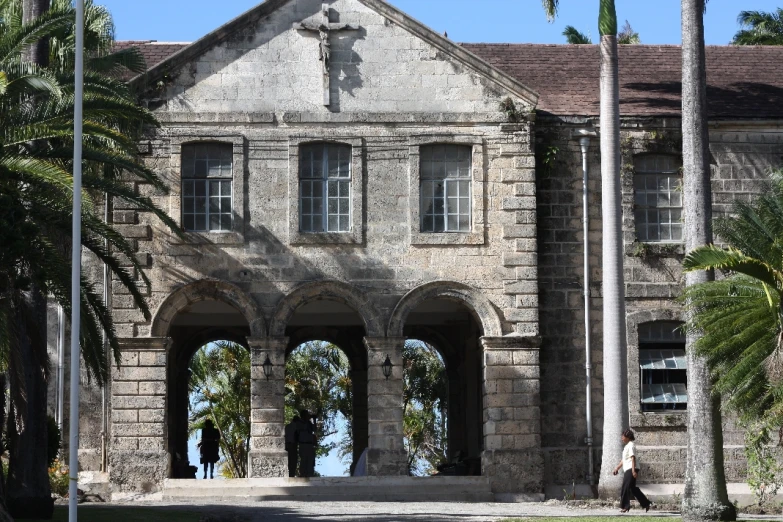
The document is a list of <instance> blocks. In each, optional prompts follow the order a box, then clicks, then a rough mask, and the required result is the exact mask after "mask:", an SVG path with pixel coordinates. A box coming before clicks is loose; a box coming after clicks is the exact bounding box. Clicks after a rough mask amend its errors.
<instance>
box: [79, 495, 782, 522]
mask: <svg viewBox="0 0 783 522" xmlns="http://www.w3.org/2000/svg"><path fill="white" fill-rule="evenodd" d="M129 504H132V505H137V506H139V507H142V506H154V507H156V508H161V507H166V508H167V509H171V510H172V511H193V512H197V513H201V514H204V515H212V516H213V517H215V522H256V521H267V520H270V521H274V522H341V521H348V522H351V521H369V522H446V521H449V522H453V521H459V522H496V521H498V520H501V519H504V518H512V517H513V518H516V517H542V516H548V517H584V516H623V517H625V518H628V517H629V515H620V514H619V513H618V510H617V509H612V508H598V509H584V508H569V507H567V506H563V505H560V504H557V503H546V502H545V503H522V504H482V503H475V504H474V503H471V504H462V503H454V502H451V503H396V502H247V501H245V502H243V501H237V500H236V499H232V500H231V502H230V503H229V502H226V503H225V504H220V503H210V504H198V503H191V504H175V503H164V502H154V503H148V502H122V503H121V505H129ZM83 506H85V507H87V508H88V509H100V505H94V506H87V505H84V504H83ZM644 514H645V513H644V511H642V510H632V511H631V515H644ZM648 515H651V516H657V517H671V516H676V515H677V513H672V512H661V511H650V512H649V513H648ZM741 518H742V519H745V520H748V519H751V518H753V519H766V520H781V518H780V516H777V517H753V516H747V515H746V516H742V517H741ZM662 522H663V521H662Z"/></svg>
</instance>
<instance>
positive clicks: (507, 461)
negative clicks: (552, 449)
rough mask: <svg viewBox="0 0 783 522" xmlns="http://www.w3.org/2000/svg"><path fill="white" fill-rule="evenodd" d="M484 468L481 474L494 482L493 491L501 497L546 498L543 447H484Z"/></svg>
mask: <svg viewBox="0 0 783 522" xmlns="http://www.w3.org/2000/svg"><path fill="white" fill-rule="evenodd" d="M481 468H482V470H481V474H482V475H484V476H486V477H489V479H490V481H491V482H492V492H493V493H494V494H495V497H496V498H498V499H503V497H509V500H510V499H511V497H520V498H521V497H525V498H529V499H531V500H543V498H544V456H543V454H542V453H541V450H539V449H526V450H489V451H484V452H483V453H482V454H481ZM534 497H535V498H534ZM514 501H520V500H518V499H515V500H514Z"/></svg>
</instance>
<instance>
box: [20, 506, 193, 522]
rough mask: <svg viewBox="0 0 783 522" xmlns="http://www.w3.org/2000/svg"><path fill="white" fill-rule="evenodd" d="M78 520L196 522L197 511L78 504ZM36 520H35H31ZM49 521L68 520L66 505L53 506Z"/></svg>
mask: <svg viewBox="0 0 783 522" xmlns="http://www.w3.org/2000/svg"><path fill="white" fill-rule="evenodd" d="M78 513H79V522H107V521H114V522H164V521H165V522H198V519H199V517H200V514H199V513H196V512H193V511H186V510H185V509H182V510H180V509H177V508H173V507H166V508H158V507H152V506H127V507H126V506H121V507H120V506H111V507H108V506H98V505H89V504H80V505H79V510H78ZM31 522H37V521H31ZM51 522H68V506H55V507H54V517H52V521H51Z"/></svg>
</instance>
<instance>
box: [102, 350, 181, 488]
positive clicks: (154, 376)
mask: <svg viewBox="0 0 783 522" xmlns="http://www.w3.org/2000/svg"><path fill="white" fill-rule="evenodd" d="M170 344H171V339H169V338H167V337H148V338H132V339H121V340H120V350H121V353H120V365H119V367H115V366H114V365H112V375H111V379H112V386H111V425H110V430H109V433H110V434H111V439H110V442H109V477H110V480H111V482H112V485H113V486H114V487H115V488H116V489H115V491H117V490H119V491H144V492H150V491H157V490H159V489H160V488H161V487H162V485H163V479H165V478H167V477H168V476H169V473H170V469H169V468H170V466H171V462H170V461H171V456H170V455H169V452H168V451H167V449H166V443H165V440H164V434H165V433H166V426H165V420H164V419H165V412H164V408H165V405H166V358H167V350H168V347H169V345H170Z"/></svg>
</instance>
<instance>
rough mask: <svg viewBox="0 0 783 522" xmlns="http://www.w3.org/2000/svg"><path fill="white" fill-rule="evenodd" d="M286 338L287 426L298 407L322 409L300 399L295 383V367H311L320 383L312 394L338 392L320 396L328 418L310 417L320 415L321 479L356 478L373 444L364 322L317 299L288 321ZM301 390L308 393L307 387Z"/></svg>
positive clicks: (349, 310)
mask: <svg viewBox="0 0 783 522" xmlns="http://www.w3.org/2000/svg"><path fill="white" fill-rule="evenodd" d="M285 335H286V337H288V339H289V342H288V350H287V355H286V423H288V422H290V420H291V419H292V418H293V416H294V415H295V411H294V410H298V409H303V408H300V407H298V406H296V405H297V404H301V405H302V406H303V407H304V409H307V410H308V411H310V410H311V409H312V410H318V409H319V406H318V405H317V404H316V403H315V402H313V401H312V400H311V399H308V398H306V397H300V396H298V395H297V394H296V392H295V390H296V383H295V382H294V380H293V379H292V378H291V377H293V373H292V369H293V368H292V365H293V363H296V364H295V365H293V366H295V367H297V368H299V367H304V368H309V371H310V375H309V377H308V378H314V377H315V376H316V375H317V376H318V379H320V380H321V383H320V384H319V385H318V386H311V387H310V388H311V389H320V388H323V387H324V384H329V383H331V385H332V386H333V388H334V389H331V390H329V393H328V394H327V393H325V392H324V393H322V392H319V393H320V394H321V399H322V401H321V404H326V403H329V404H331V405H330V406H329V408H328V418H327V417H326V416H325V414H326V413H327V409H326V407H325V406H320V408H321V411H312V412H311V413H315V414H316V415H318V416H320V418H317V419H316V428H317V429H318V430H319V431H318V432H317V433H316V434H317V435H320V436H321V440H320V441H319V443H318V448H317V450H318V457H319V458H318V459H317V460H316V471H317V472H318V474H319V475H321V476H347V475H352V474H353V471H354V469H355V467H356V463H357V462H358V461H359V458H360V456H361V454H362V453H363V452H364V450H365V449H366V448H367V447H368V445H369V432H368V420H367V419H368V409H367V350H366V349H365V347H364V337H365V335H366V330H365V322H364V320H363V319H362V316H361V315H360V314H359V313H358V311H356V310H354V309H353V308H352V307H350V306H348V305H347V304H345V303H343V302H341V301H336V300H329V299H318V300H313V301H310V302H307V303H304V304H302V305H301V306H299V307H298V308H297V309H296V311H295V312H294V313H293V314H292V315H291V317H290V318H288V320H287V323H286V328H285ZM308 359H309V360H308ZM297 371H299V370H297ZM300 389H301V391H302V392H304V391H305V388H304V387H302V388H300ZM308 393H311V392H308ZM305 395H306V394H305ZM308 401H309V402H308ZM308 404H309V405H308Z"/></svg>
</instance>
